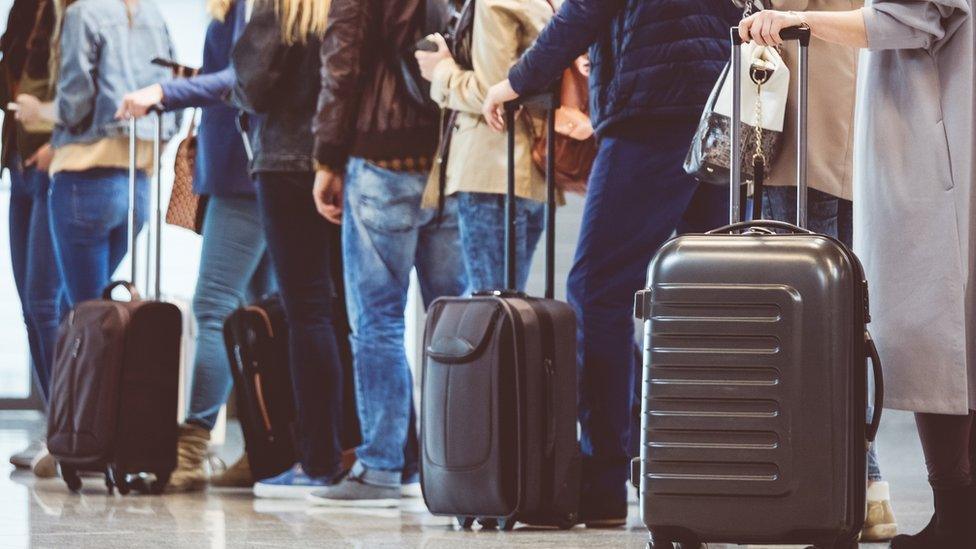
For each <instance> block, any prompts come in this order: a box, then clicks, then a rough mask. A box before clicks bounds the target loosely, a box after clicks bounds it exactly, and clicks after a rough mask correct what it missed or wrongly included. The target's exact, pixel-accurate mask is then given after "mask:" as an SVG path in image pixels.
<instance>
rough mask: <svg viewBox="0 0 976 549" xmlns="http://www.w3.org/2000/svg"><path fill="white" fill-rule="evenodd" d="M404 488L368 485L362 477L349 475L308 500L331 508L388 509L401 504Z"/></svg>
mask: <svg viewBox="0 0 976 549" xmlns="http://www.w3.org/2000/svg"><path fill="white" fill-rule="evenodd" d="M401 490H402V487H390V486H378V485H376V484H367V483H366V481H365V480H363V477H362V476H357V475H354V474H352V473H349V474H347V475H346V476H345V478H343V479H342V480H341V481H339V482H338V483H336V484H334V485H332V486H329V487H327V488H324V489H322V490H316V491H314V492H312V493H311V494H309V496H308V500H309V501H310V502H311V503H313V504H315V505H322V506H329V507H358V508H363V507H368V508H380V509H382V508H387V507H396V506H397V505H399V504H400V498H401Z"/></svg>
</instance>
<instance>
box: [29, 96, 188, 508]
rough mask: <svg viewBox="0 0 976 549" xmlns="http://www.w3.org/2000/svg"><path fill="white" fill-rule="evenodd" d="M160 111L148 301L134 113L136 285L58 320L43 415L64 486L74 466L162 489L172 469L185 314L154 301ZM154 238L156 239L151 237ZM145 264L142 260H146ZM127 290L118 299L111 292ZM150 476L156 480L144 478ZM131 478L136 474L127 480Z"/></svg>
mask: <svg viewBox="0 0 976 549" xmlns="http://www.w3.org/2000/svg"><path fill="white" fill-rule="evenodd" d="M161 128H162V124H161V114H159V113H157V116H156V141H155V147H154V150H155V154H156V166H157V170H156V177H155V183H156V189H155V203H156V209H155V211H154V218H153V219H151V220H150V223H149V225H150V229H149V230H150V232H151V233H153V234H154V240H155V243H154V244H155V258H156V261H155V279H154V291H153V294H152V297H153V299H147V300H143V299H142V298H141V297H140V295H139V292H138V291H137V290H136V288H135V286H134V282H135V281H136V280H137V274H138V273H137V263H138V261H137V260H136V259H137V258H136V254H135V253H134V252H135V250H136V246H135V243H136V236H137V235H136V231H135V226H134V225H135V213H134V196H135V169H136V168H135V165H136V159H135V155H134V151H135V120H132V122H131V124H130V129H129V131H130V152H131V153H133V154H132V157H131V158H130V189H129V190H130V211H129V250H130V257H131V261H132V273H131V281H132V282H114V283H112V284H111V285H110V286H109V287H107V288H106V289H105V291H104V293H103V295H102V299H99V300H92V301H86V302H83V303H80V304H78V306H77V307H75V309H74V310H72V311H71V312H70V313H69V314H68V317H67V318H66V319H65V321H64V322H63V324H62V325H61V327H60V332H59V336H58V344H57V347H56V350H55V359H54V367H53V374H52V382H51V399H50V405H49V406H50V408H49V413H48V437H47V445H48V450H49V451H50V452H51V454H52V455H53V456H54V458H55V459H56V460H57V462H58V464H59V465H60V468H61V476H62V478H63V479H64V481H65V482H66V483H67V485H68V487H69V488H70V489H71V490H72V491H74V492H77V491H78V490H79V489H80V488H81V480H80V478H79V476H78V472H79V471H95V472H104V474H105V484H106V486H107V487H108V490H109V493H112V492H113V491H114V489H115V488H117V489H118V491H119V493H120V494H123V495H124V494H127V493H128V492H129V490H130V488H132V487H136V488H139V489H144V490H148V491H150V492H152V493H160V492H162V491H163V489H164V488H165V486H166V484H167V482H168V481H169V477H170V474H171V473H172V471H173V469H175V467H176V438H177V421H176V418H177V398H178V396H177V393H178V385H179V370H180V340H181V336H182V314H181V312H180V309H179V308H178V307H176V306H175V305H173V304H171V303H164V302H162V301H159V300H158V296H159V290H160V269H159V267H160V263H159V259H160V245H161V242H160V241H161V233H160V223H161V222H160V219H161V212H160V209H159V204H160V203H161V201H160V172H159V169H158V166H159V153H160V149H161V140H160V138H161V131H162V129H161ZM150 240H153V239H150ZM147 268H148V265H147ZM118 287H124V288H126V289H127V290H128V292H129V294H130V296H131V300H130V301H127V302H120V301H116V300H114V299H113V297H112V291H113V290H115V289H116V288H118ZM144 473H150V474H152V475H153V476H154V478H149V477H146V476H145V475H143V474H144ZM130 475H136V476H137V477H136V478H137V481H135V482H130V481H129V480H128V477H129V476H130Z"/></svg>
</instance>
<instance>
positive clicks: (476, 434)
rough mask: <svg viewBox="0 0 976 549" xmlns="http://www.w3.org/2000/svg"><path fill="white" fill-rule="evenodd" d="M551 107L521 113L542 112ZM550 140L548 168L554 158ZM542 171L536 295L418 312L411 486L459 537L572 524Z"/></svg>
mask: <svg viewBox="0 0 976 549" xmlns="http://www.w3.org/2000/svg"><path fill="white" fill-rule="evenodd" d="M555 102H556V99H555V96H554V95H552V94H549V95H546V96H542V97H537V98H534V100H533V101H531V102H523V103H525V108H539V107H541V108H544V109H546V110H547V111H548V124H549V134H550V135H553V132H554V129H553V124H554V116H553V111H554V109H555V107H556V105H555ZM516 108H517V107H516V106H514V105H509V106H508V108H507V113H506V114H507V123H508V128H509V136H508V137H509V139H508V155H509V171H508V199H507V201H506V221H507V227H506V229H507V231H506V244H505V245H506V263H507V264H506V273H507V284H508V287H509V288H514V287H515V255H514V248H515V230H514V225H513V220H514V200H513V199H512V197H513V196H514V193H515V171H514V158H513V157H514V132H513V131H512V129H513V128H514V126H515V110H516ZM551 145H552V142H551V141H550V151H549V159H552V158H553V153H552V148H551ZM548 168H549V169H548V170H547V172H548V173H547V177H546V179H547V183H548V187H549V200H548V204H547V215H546V219H547V232H546V298H545V299H538V298H532V297H528V296H526V295H523V294H520V293H517V292H514V291H510V290H501V291H486V292H478V293H476V294H475V295H474V296H473V297H471V298H442V299H438V300H437V301H435V302H434V303H433V304H432V305H431V307H430V310H429V312H428V317H427V326H426V331H425V335H424V362H423V379H422V388H423V389H422V395H423V399H422V403H421V437H420V438H421V486H422V488H423V493H424V501H425V503H426V504H427V508H428V509H429V510H430V512H431V513H433V514H435V515H446V516H454V517H457V520H458V522H459V523H460V525H461V526H462V527H464V528H469V527H471V526H472V524H473V523H474V521H475V520H478V522H479V523H480V524H481V525H482V527H484V528H493V527H500V528H502V529H504V530H508V529H511V528H513V527H514V526H515V523H516V522H517V521H518V522H523V523H527V524H533V525H551V526H558V527H561V528H571V527H572V526H574V525H575V524H576V523H577V521H578V517H577V515H578V509H579V483H580V456H579V445H578V441H577V430H576V422H577V419H576V415H577V372H576V319H575V315H574V313H573V310H572V309H571V308H570V307H569V305H567V304H566V303H562V302H559V301H555V300H554V299H553V262H554V261H553V244H554V233H553V230H552V229H553V226H554V220H555V191H554V187H553V184H552V177H551V174H552V164H551V160H550V164H549V166H548Z"/></svg>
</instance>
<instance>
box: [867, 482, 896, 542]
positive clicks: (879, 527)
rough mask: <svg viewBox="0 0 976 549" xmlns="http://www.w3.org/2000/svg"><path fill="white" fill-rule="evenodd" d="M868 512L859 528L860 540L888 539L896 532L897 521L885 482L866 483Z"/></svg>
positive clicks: (889, 491)
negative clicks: (861, 526) (862, 525)
mask: <svg viewBox="0 0 976 549" xmlns="http://www.w3.org/2000/svg"><path fill="white" fill-rule="evenodd" d="M867 499H868V512H867V515H866V516H865V519H864V528H863V529H862V530H861V541H864V542H875V541H888V540H890V539H891V538H893V537H895V535H897V534H898V523H897V522H896V521H895V513H894V511H892V509H891V490H890V489H889V487H888V483H887V482H883V481H880V480H879V481H875V482H871V483H869V484H868V497H867Z"/></svg>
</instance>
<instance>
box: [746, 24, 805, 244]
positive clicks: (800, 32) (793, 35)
mask: <svg viewBox="0 0 976 549" xmlns="http://www.w3.org/2000/svg"><path fill="white" fill-rule="evenodd" d="M731 37H732V160H731V166H730V168H731V169H730V170H729V173H730V174H731V177H730V183H731V185H730V189H729V206H730V208H729V224H730V225H735V224H736V223H738V222H739V221H740V219H739V209H740V208H741V195H740V194H739V189H740V187H741V186H742V78H741V75H742V48H741V46H742V37H741V36H739V27H732V30H731ZM810 37H811V34H810V28H809V27H805V26H802V27H790V28H787V29H783V30H782V31H780V38H782V39H783V40H787V41H796V42H797V44H798V45H799V50H800V52H799V63H798V64H797V66H798V68H799V69H800V70H799V72H800V75H799V78H797V89H798V93H797V125H796V126H797V127H796V131H797V140H796V149H797V150H796V188H797V190H796V224H797V226H799V227H802V228H806V226H807V193H808V190H807V187H808V186H807V110H808V108H809V92H808V88H809V71H810V65H809V49H810Z"/></svg>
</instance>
